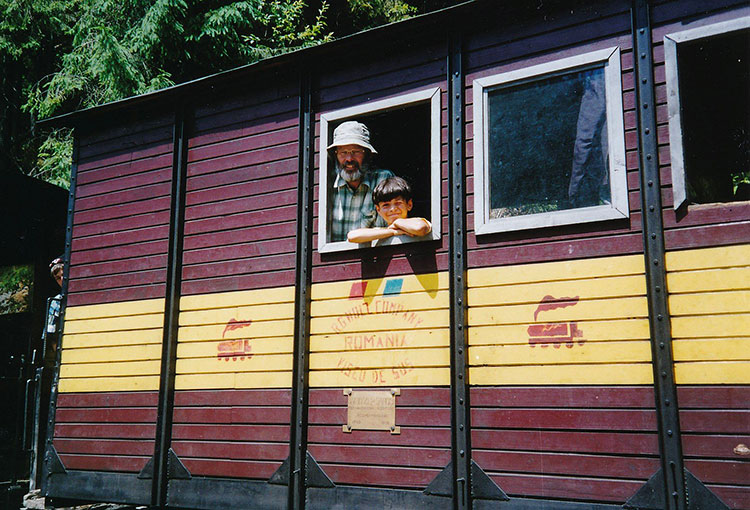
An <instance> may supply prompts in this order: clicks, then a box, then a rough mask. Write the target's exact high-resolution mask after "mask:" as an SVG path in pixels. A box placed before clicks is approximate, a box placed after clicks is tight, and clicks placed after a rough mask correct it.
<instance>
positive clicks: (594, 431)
mask: <svg viewBox="0 0 750 510" xmlns="http://www.w3.org/2000/svg"><path fill="white" fill-rule="evenodd" d="M470 397H471V399H470V400H471V405H472V409H471V424H472V431H471V441H472V448H473V451H472V459H473V460H475V461H476V462H477V463H478V464H479V465H480V466H481V467H482V468H483V469H484V470H485V471H486V472H487V473H488V474H489V475H490V476H491V477H492V478H493V480H495V481H496V482H497V483H500V484H501V485H500V486H501V487H502V488H503V490H505V491H506V492H507V493H508V494H510V493H512V492H515V491H522V492H515V494H517V495H519V496H520V495H523V496H524V497H529V496H531V497H563V498H571V499H576V500H591V501H610V502H619V503H622V502H624V501H625V500H626V499H628V498H629V497H630V496H632V494H633V493H634V492H631V493H628V489H630V488H633V487H637V486H638V485H639V484H642V483H644V482H645V481H646V480H647V479H648V478H649V477H650V476H651V475H652V474H653V473H654V472H655V471H656V470H657V469H658V468H659V459H658V455H659V448H658V438H657V434H656V413H655V410H654V408H653V407H654V403H653V389H652V388H651V387H650V386H601V387H599V386H577V387H575V386H574V387H553V386H538V387H527V386H521V387H472V389H471V395H470ZM530 480H536V481H537V483H536V484H530V483H528V482H529V481H530ZM633 490H637V489H633Z"/></svg>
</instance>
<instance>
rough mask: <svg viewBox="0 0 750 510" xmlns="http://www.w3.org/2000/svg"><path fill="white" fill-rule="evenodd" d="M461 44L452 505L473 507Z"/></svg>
mask: <svg viewBox="0 0 750 510" xmlns="http://www.w3.org/2000/svg"><path fill="white" fill-rule="evenodd" d="M462 46H463V40H462V34H461V33H460V32H459V31H450V32H449V34H448V62H447V71H448V165H449V166H450V168H449V169H448V188H449V191H448V204H449V205H448V207H449V218H450V219H449V224H450V241H449V245H450V246H449V253H450V303H451V312H450V313H451V322H450V324H451V332H450V338H451V411H452V412H451V448H452V449H451V463H450V464H449V466H448V467H451V468H452V470H451V471H452V475H453V478H452V486H453V498H454V499H453V504H454V507H455V508H456V510H465V509H470V508H471V487H472V481H471V475H472V469H471V436H470V423H469V385H468V383H467V379H468V364H467V362H466V354H467V341H466V328H465V327H464V325H465V324H466V260H465V257H464V255H465V253H466V214H465V213H466V204H465V196H466V194H465V192H464V186H465V183H466V171H465V167H464V150H465V146H464V143H465V140H464V116H465V112H464V72H463V47H462Z"/></svg>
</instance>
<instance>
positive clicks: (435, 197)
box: [318, 87, 441, 253]
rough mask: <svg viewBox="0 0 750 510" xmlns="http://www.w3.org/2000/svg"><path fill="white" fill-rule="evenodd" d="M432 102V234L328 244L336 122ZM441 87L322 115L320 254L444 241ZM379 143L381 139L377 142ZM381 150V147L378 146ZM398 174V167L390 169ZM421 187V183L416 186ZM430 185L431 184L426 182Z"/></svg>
mask: <svg viewBox="0 0 750 510" xmlns="http://www.w3.org/2000/svg"><path fill="white" fill-rule="evenodd" d="M422 102H429V103H430V179H429V186H430V218H428V220H429V221H430V223H431V224H432V232H430V233H429V234H427V235H426V236H423V237H409V236H395V237H390V238H388V239H381V240H378V241H372V242H371V243H359V244H357V243H350V242H348V241H337V242H328V241H327V239H328V212H329V211H328V193H329V191H330V190H329V186H330V185H331V183H329V182H328V181H329V179H328V165H329V161H328V151H327V150H326V147H327V146H328V143H329V142H328V140H329V138H330V137H329V126H330V125H332V124H333V123H335V122H338V121H341V120H345V119H353V118H356V117H357V116H362V115H368V114H372V113H378V112H385V111H388V110H395V109H398V108H403V107H405V106H410V105H414V104H417V103H422ZM440 108H441V106H440V88H439V87H433V88H429V89H425V90H420V91H417V92H411V93H408V94H403V95H399V96H396V97H392V98H388V99H383V100H380V101H373V102H368V103H365V104H362V105H358V106H353V107H350V108H344V109H341V110H335V111H331V112H326V113H323V114H321V115H320V137H319V139H318V140H319V142H318V143H319V147H318V156H319V161H320V188H319V190H320V191H319V201H318V252H320V253H332V252H339V251H346V250H356V249H361V248H369V247H371V246H388V245H397V244H406V243H412V242H418V241H426V240H433V239H440V226H441V221H440V219H441V218H440V204H441V200H440ZM375 143H377V140H375ZM376 148H377V147H376ZM389 170H391V171H393V173H394V174H395V175H398V168H390V169H389ZM415 184H418V183H415ZM425 185H427V183H425Z"/></svg>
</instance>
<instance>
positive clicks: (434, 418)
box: [308, 387, 451, 488]
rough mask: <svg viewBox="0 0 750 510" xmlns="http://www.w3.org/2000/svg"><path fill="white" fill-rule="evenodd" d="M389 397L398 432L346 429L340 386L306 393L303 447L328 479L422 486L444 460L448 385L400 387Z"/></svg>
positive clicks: (447, 434) (447, 448)
mask: <svg viewBox="0 0 750 510" xmlns="http://www.w3.org/2000/svg"><path fill="white" fill-rule="evenodd" d="M355 391H356V390H355ZM395 399H396V425H397V426H399V427H400V433H399V434H391V433H390V432H389V431H387V430H386V431H374V430H353V431H351V432H348V433H347V432H343V430H342V425H344V424H346V422H347V407H346V406H347V397H346V396H345V395H344V394H343V392H342V391H341V389H336V390H334V389H330V390H327V389H312V390H311V391H310V409H309V414H308V420H309V428H308V442H309V443H308V449H309V451H310V453H311V454H312V455H313V457H314V458H315V460H316V461H317V462H318V463H319V464H320V465H321V467H322V468H323V470H324V471H325V472H326V474H327V475H328V476H329V477H331V479H332V480H333V481H334V483H336V484H351V485H359V486H385V487H422V488H423V487H425V486H426V485H427V484H429V482H430V481H432V479H433V478H434V477H435V476H436V475H437V473H438V472H439V471H440V470H441V469H442V468H443V467H445V466H446V465H447V464H448V463H449V462H450V443H451V440H450V422H451V418H450V391H449V390H448V388H411V387H409V388H403V387H402V388H401V393H400V395H398V396H396V397H395Z"/></svg>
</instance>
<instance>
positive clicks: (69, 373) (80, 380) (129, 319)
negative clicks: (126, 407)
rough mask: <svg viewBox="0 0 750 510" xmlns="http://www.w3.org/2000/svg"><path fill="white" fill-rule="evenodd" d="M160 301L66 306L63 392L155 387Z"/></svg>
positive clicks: (161, 312) (161, 321)
mask: <svg viewBox="0 0 750 510" xmlns="http://www.w3.org/2000/svg"><path fill="white" fill-rule="evenodd" d="M163 325H164V300H163V299H148V300H140V301H129V302H124V303H108V304H102V305H86V306H71V307H68V308H67V309H66V310H65V327H64V334H63V339H62V360H61V366H60V385H59V391H60V392H61V393H72V392H97V391H147V390H158V389H159V370H160V365H161V361H160V360H161V345H162V337H163Z"/></svg>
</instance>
